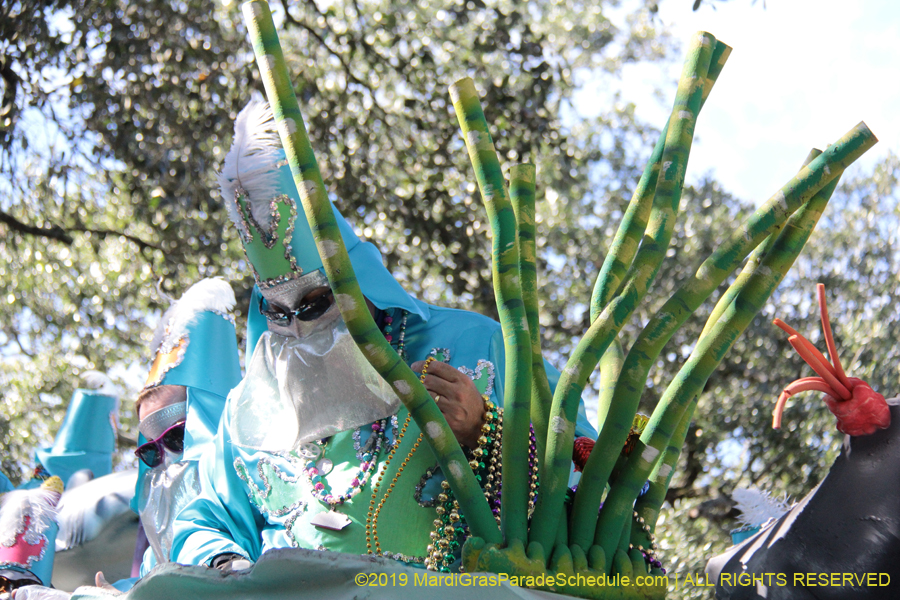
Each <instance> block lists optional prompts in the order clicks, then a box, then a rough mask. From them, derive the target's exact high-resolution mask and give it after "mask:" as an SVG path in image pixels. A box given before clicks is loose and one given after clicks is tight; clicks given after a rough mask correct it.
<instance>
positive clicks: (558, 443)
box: [530, 32, 716, 549]
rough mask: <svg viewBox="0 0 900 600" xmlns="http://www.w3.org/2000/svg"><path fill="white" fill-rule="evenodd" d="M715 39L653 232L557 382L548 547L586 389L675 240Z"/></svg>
mask: <svg viewBox="0 0 900 600" xmlns="http://www.w3.org/2000/svg"><path fill="white" fill-rule="evenodd" d="M715 43H716V40H715V38H714V37H713V36H712V35H710V34H708V33H704V32H701V33H698V34H697V35H695V36H694V38H693V40H692V42H691V47H690V49H689V50H688V55H687V59H686V60H685V65H684V69H683V71H682V75H681V79H680V80H679V83H678V91H677V93H676V96H675V105H674V108H673V111H672V116H671V117H670V121H669V127H668V133H667V136H666V144H665V149H664V150H663V155H662V168H661V169H660V173H659V177H658V180H657V184H656V193H655V197H654V199H653V208H652V210H651V213H650V219H649V221H648V233H647V234H646V235H645V236H644V241H643V243H642V244H641V247H640V249H639V250H638V252H637V255H636V256H635V259H634V262H633V264H632V267H631V269H630V270H629V274H628V276H627V277H626V279H625V281H624V282H623V284H622V286H621V292H620V293H619V294H618V295H617V296H616V298H614V299H613V300H612V301H611V302H610V303H609V304H607V305H606V306H605V307H604V308H603V311H602V312H601V313H600V314H599V315H598V316H597V318H596V319H595V320H594V322H593V323H591V326H590V328H589V329H588V331H587V333H586V334H585V336H584V337H583V338H582V339H581V341H580V342H579V344H578V346H577V347H576V348H575V351H574V352H573V354H572V356H571V357H570V358H569V361H568V363H567V364H566V367H565V368H564V369H563V372H562V374H561V376H560V379H559V383H558V384H557V386H556V392H555V394H554V396H553V406H552V409H551V416H550V424H549V428H548V433H547V450H546V452H545V457H546V458H545V461H544V464H543V465H542V468H541V493H540V494H539V495H538V505H537V507H536V509H535V513H534V518H533V519H532V527H531V534H530V540H531V541H532V542H536V543H539V544H541V545H542V547H544V548H545V549H547V548H549V547H550V546H551V545H552V543H553V541H554V540H555V538H556V531H555V529H556V526H557V523H556V519H555V515H557V514H559V512H560V511H561V510H562V506H563V501H564V499H565V494H566V486H567V483H568V479H569V468H570V467H569V465H570V464H571V460H572V444H573V441H574V434H575V426H574V424H575V418H576V414H577V410H578V402H579V400H580V398H581V392H582V391H583V390H584V386H585V385H586V384H587V380H588V378H589V377H590V375H591V373H592V372H593V370H594V368H595V367H596V366H597V363H598V362H599V361H600V358H601V357H602V356H603V354H604V353H605V352H606V350H607V348H608V347H609V345H610V343H611V342H612V340H613V339H615V337H616V336H617V335H618V333H619V330H621V328H622V326H623V325H624V324H625V322H626V320H627V319H628V318H629V317H630V316H631V313H632V312H633V311H634V310H635V308H637V304H638V302H639V301H640V299H641V298H642V297H643V296H644V294H645V293H646V291H647V288H648V287H649V285H650V283H651V282H652V280H653V279H654V277H656V274H657V272H658V271H659V267H660V265H661V264H662V260H663V258H664V257H665V253H666V249H667V248H668V246H669V241H670V240H671V238H672V230H673V228H674V225H675V216H676V214H677V212H678V207H679V204H680V201H681V191H682V188H683V186H684V176H685V168H686V166H687V160H688V155H689V154H690V146H691V141H692V139H693V134H694V123H695V121H696V118H697V114H698V112H699V110H700V103H701V100H702V95H703V87H704V83H705V81H706V77H707V73H708V71H709V64H710V60H711V58H712V51H713V48H714V46H715ZM607 425H608V423H607ZM620 425H621V426H622V427H623V428H624V433H625V435H626V436H627V434H628V431H629V430H630V427H631V416H629V418H628V422H627V423H621V424H620ZM623 442H624V437H623ZM612 462H614V461H611V463H610V467H611V466H612ZM573 533H574V532H573Z"/></svg>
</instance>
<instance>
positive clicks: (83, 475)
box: [23, 371, 119, 489]
mask: <svg viewBox="0 0 900 600" xmlns="http://www.w3.org/2000/svg"><path fill="white" fill-rule="evenodd" d="M83 379H84V383H85V387H83V388H79V389H77V390H75V391H74V392H73V393H72V399H71V400H70V401H69V408H68V409H67V410H66V416H65V418H64V419H63V422H62V425H60V427H59V431H57V433H56V437H55V438H54V439H53V445H52V446H49V447H47V448H41V449H40V450H37V451H36V452H35V453H34V456H35V462H36V463H37V464H36V466H35V471H34V477H32V479H31V480H30V481H29V482H27V483H25V484H24V485H23V487H37V486H40V485H41V482H42V481H43V480H44V479H46V478H47V477H50V476H51V475H56V476H57V477H59V478H60V479H61V480H62V481H63V483H64V484H65V486H66V489H69V488H71V487H74V485H75V484H76V483H84V482H85V481H89V480H90V479H94V478H98V477H103V476H104V475H108V474H110V473H111V472H112V455H113V452H115V450H116V431H117V429H118V415H119V392H118V389H117V388H116V386H115V385H113V382H112V381H111V380H110V379H109V377H107V376H106V375H105V374H103V373H100V372H97V371H88V372H86V373H85V374H84V376H83ZM76 473H77V474H78V475H77V476H76V478H75V479H74V480H72V481H70V479H72V476H73V475H75V474H76Z"/></svg>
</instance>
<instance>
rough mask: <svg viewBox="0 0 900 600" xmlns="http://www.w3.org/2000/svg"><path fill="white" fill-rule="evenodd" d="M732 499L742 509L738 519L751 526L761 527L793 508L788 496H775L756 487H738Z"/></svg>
mask: <svg viewBox="0 0 900 600" xmlns="http://www.w3.org/2000/svg"><path fill="white" fill-rule="evenodd" d="M731 499H732V500H734V502H735V504H736V505H737V506H736V507H735V508H737V509H738V510H739V511H741V516H739V517H738V521H740V522H741V523H743V524H745V525H749V526H750V527H759V526H761V525H762V524H763V523H765V522H766V521H768V520H769V519H778V518H780V517H781V516H782V515H784V513H786V512H788V511H789V510H790V509H791V507H790V506H789V505H788V499H787V497H786V496H785V497H783V498H781V499H778V498H773V497H772V496H771V495H770V494H769V493H768V492H761V491H759V490H756V489H745V488H737V489H736V490H734V492H732V494H731Z"/></svg>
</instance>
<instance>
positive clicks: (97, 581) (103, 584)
mask: <svg viewBox="0 0 900 600" xmlns="http://www.w3.org/2000/svg"><path fill="white" fill-rule="evenodd" d="M94 585H95V586H96V587H98V588H103V589H104V590H106V591H108V592H113V593H114V594H121V593H122V592H121V591H119V590H117V589H116V588H114V587H113V586H112V584H111V583H110V582H108V581H107V580H106V577H104V576H103V571H97V574H96V575H94Z"/></svg>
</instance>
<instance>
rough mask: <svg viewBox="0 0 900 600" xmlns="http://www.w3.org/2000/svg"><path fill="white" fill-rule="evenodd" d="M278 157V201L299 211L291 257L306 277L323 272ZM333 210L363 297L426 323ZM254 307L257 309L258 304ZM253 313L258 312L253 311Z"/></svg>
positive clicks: (411, 300)
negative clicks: (284, 197) (285, 200)
mask: <svg viewBox="0 0 900 600" xmlns="http://www.w3.org/2000/svg"><path fill="white" fill-rule="evenodd" d="M279 153H280V156H279V157H278V158H277V160H275V159H273V163H278V162H284V163H285V164H284V165H283V166H281V167H280V168H279V169H278V171H277V181H276V183H275V189H276V195H275V198H277V197H278V196H281V195H282V194H286V195H288V196H290V197H291V199H292V200H293V202H294V205H295V206H296V207H297V217H296V219H295V220H294V231H293V234H292V237H291V254H292V255H293V256H294V259H295V260H296V262H297V266H298V267H300V268H301V269H302V270H303V273H311V272H313V271H316V270H318V269H321V268H322V259H321V258H320V257H319V253H318V251H317V250H316V244H315V240H314V239H313V234H312V230H311V229H310V227H309V223H308V222H307V220H306V216H305V215H304V213H303V204H302V203H301V202H300V195H299V194H298V193H297V187H296V186H295V185H294V176H293V175H292V174H291V168H290V166H289V165H288V164H287V161H285V160H284V151H283V150H279ZM267 200H268V199H267ZM331 208H332V210H333V211H334V218H335V220H336V221H337V224H338V229H339V230H340V232H341V237H342V238H343V240H344V246H345V247H346V249H347V253H348V254H349V255H350V262H351V263H352V264H353V269H354V271H355V273H356V278H357V280H358V281H359V287H360V289H361V290H362V292H363V294H364V295H365V296H366V297H367V298H368V299H369V300H371V301H372V303H373V304H374V305H375V306H377V307H378V308H381V309H386V308H388V307H392V306H394V307H398V308H402V309H405V310H407V311H409V312H410V313H413V314H418V315H419V316H420V317H422V318H424V319H426V320H427V319H428V313H427V310H428V307H427V306H426V305H424V304H421V303H418V302H416V301H415V299H414V298H412V297H411V296H410V295H409V294H407V293H406V291H404V290H403V288H402V287H400V284H399V283H397V281H396V280H395V279H394V277H393V276H392V275H391V274H390V272H389V271H388V270H387V269H386V268H385V266H384V263H383V262H382V258H381V253H380V252H379V251H378V249H377V248H376V247H375V246H374V245H372V244H371V243H369V242H363V241H361V240H360V239H359V237H357V235H356V233H354V232H353V228H352V227H350V224H349V223H347V220H346V219H344V217H343V216H342V215H341V213H340V211H339V210H338V209H337V208H336V207H335V206H334V204H332V205H331ZM253 306H254V307H256V306H258V304H254V305H253ZM252 310H256V309H255V308H253V309H252ZM421 311H425V312H421ZM256 339H258V336H257V338H254V339H253V342H252V343H249V342H248V348H250V349H252V346H253V345H254V344H255V343H256Z"/></svg>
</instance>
